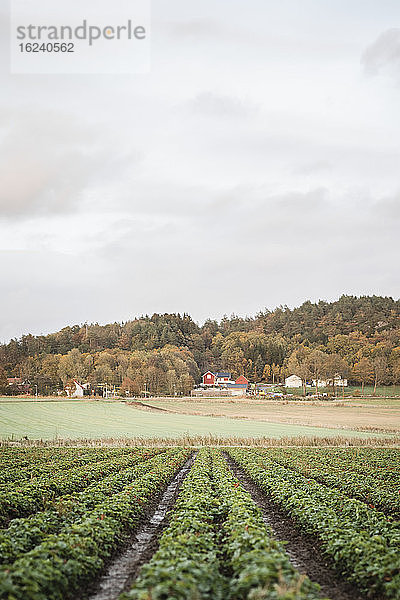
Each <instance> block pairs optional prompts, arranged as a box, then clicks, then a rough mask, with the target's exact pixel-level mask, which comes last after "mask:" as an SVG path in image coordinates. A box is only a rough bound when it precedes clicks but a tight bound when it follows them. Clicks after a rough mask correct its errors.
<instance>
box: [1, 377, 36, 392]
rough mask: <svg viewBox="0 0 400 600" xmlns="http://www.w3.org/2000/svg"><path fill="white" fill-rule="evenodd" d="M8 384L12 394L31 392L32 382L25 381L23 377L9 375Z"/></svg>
mask: <svg viewBox="0 0 400 600" xmlns="http://www.w3.org/2000/svg"><path fill="white" fill-rule="evenodd" d="M7 385H8V388H9V390H10V393H11V394H29V393H30V392H31V384H30V382H29V381H25V380H24V379H22V377H8V378H7Z"/></svg>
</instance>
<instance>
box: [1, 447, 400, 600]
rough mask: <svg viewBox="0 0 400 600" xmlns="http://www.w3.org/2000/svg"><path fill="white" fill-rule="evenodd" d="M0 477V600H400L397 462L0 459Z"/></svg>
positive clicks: (348, 451) (98, 452)
mask: <svg viewBox="0 0 400 600" xmlns="http://www.w3.org/2000/svg"><path fill="white" fill-rule="evenodd" d="M0 466H1V469H0V599H4V600H6V599H7V600H10V599H13V600H60V599H64V598H65V599H68V598H70V599H76V600H106V599H107V600H194V599H196V600H257V599H258V600H279V599H280V600H322V599H325V600H327V599H330V600H366V599H367V598H368V599H369V600H399V599H400V552H399V544H400V521H399V516H400V498H399V493H398V490H399V489H400V449H394V448H391V449H388V448H333V449H332V448H331V449H328V448H292V449H289V448H279V449H278V448H262V449H243V448H232V447H227V448H221V449H213V448H202V449H200V450H198V451H197V450H194V449H190V448H184V447H180V448H179V447H178V448H173V449H171V448H161V447H160V448H118V449H116V448H112V449H110V448H107V449H106V448H101V449H93V448H79V449H78V448H61V449H60V448H54V447H53V448H14V447H4V448H3V449H2V452H1V454H0ZM343 474H345V479H343Z"/></svg>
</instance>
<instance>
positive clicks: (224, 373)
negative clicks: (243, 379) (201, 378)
mask: <svg viewBox="0 0 400 600" xmlns="http://www.w3.org/2000/svg"><path fill="white" fill-rule="evenodd" d="M215 376H216V377H230V376H231V374H230V373H226V372H225V371H221V372H219V373H215Z"/></svg>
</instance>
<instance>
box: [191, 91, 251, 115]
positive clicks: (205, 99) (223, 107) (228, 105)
mask: <svg viewBox="0 0 400 600" xmlns="http://www.w3.org/2000/svg"><path fill="white" fill-rule="evenodd" d="M187 107H188V108H189V109H190V110H191V111H192V112H194V113H195V114H201V115H207V116H212V117H246V116H248V115H249V114H251V113H254V112H256V111H257V107H255V106H253V105H252V104H251V103H249V102H247V103H246V102H244V101H243V100H241V99H239V98H234V97H232V96H224V95H221V94H215V93H214V92H201V93H200V94H197V96H195V97H194V98H193V99H191V100H189V101H188V102H187Z"/></svg>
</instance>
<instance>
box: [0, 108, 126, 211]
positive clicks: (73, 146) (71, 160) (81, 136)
mask: <svg viewBox="0 0 400 600" xmlns="http://www.w3.org/2000/svg"><path fill="white" fill-rule="evenodd" d="M6 119H7V121H6V122H5V123H3V135H2V140H1V143H0V180H1V182H2V185H1V189H0V216H1V217H6V218H10V217H11V218H23V217H27V216H31V215H34V214H51V213H57V212H61V213H65V212H69V211H71V210H77V209H78V208H81V207H82V205H84V195H85V193H86V192H87V191H88V190H89V189H90V186H91V185H93V184H94V183H96V184H97V185H98V184H99V183H101V181H102V180H103V179H105V178H107V177H108V179H112V178H113V177H118V175H119V174H120V170H121V169H123V167H124V165H125V164H128V163H130V162H132V160H133V161H134V160H136V159H137V157H132V156H130V155H126V154H124V153H123V152H122V153H118V152H113V153H110V150H109V146H110V145H109V143H108V140H107V132H104V131H99V130H97V129H95V128H94V127H91V126H88V125H83V124H82V122H81V121H80V120H79V119H78V118H77V117H72V116H71V115H69V114H68V113H61V112H60V113H56V112H44V111H40V110H35V109H33V110H31V111H29V112H28V111H26V110H22V111H21V110H19V111H18V112H16V113H13V112H11V111H10V112H9V113H8V114H7V115H6V114H5V115H4V120H6Z"/></svg>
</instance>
